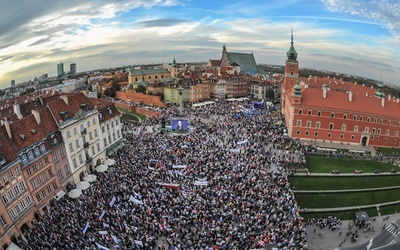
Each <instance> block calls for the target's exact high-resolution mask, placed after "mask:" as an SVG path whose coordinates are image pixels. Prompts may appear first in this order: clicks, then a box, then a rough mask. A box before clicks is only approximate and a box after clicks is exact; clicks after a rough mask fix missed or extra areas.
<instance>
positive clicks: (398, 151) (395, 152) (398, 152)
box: [378, 148, 400, 155]
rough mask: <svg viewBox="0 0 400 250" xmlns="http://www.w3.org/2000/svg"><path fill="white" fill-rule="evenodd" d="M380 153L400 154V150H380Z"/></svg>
mask: <svg viewBox="0 0 400 250" xmlns="http://www.w3.org/2000/svg"><path fill="white" fill-rule="evenodd" d="M378 152H379V153H382V154H385V155H387V154H389V155H390V154H400V148H378Z"/></svg>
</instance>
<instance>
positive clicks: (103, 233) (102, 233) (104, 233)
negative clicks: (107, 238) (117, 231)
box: [99, 231, 108, 235]
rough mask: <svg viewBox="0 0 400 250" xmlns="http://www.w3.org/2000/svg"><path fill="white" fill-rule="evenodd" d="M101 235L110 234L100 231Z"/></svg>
mask: <svg viewBox="0 0 400 250" xmlns="http://www.w3.org/2000/svg"><path fill="white" fill-rule="evenodd" d="M99 234H101V235H103V234H108V232H107V231H99Z"/></svg>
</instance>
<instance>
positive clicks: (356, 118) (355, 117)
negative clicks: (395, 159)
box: [298, 109, 400, 127]
mask: <svg viewBox="0 0 400 250" xmlns="http://www.w3.org/2000/svg"><path fill="white" fill-rule="evenodd" d="M298 113H299V114H300V115H301V114H303V110H302V109H299V110H298ZM316 114H317V116H322V111H317V113H316ZM308 115H315V110H314V111H313V110H308ZM351 116H352V118H353V120H359V121H366V122H372V119H371V118H370V117H367V118H366V119H365V118H364V117H363V116H359V117H357V115H347V114H343V119H347V118H350V117H351ZM330 117H331V118H334V117H337V116H336V114H335V112H331V113H330ZM338 118H340V117H338ZM373 122H374V123H379V124H383V122H384V120H383V119H378V118H373ZM391 124H392V121H391V120H387V125H391ZM397 126H399V127H400V121H398V122H397Z"/></svg>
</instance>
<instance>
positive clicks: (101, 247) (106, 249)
mask: <svg viewBox="0 0 400 250" xmlns="http://www.w3.org/2000/svg"><path fill="white" fill-rule="evenodd" d="M96 246H97V247H98V248H99V249H103V250H110V248H107V247H105V246H102V245H100V244H99V243H97V242H96Z"/></svg>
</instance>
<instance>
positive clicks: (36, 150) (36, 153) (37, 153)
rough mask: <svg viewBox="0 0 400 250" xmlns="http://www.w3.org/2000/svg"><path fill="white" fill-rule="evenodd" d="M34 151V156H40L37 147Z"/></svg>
mask: <svg viewBox="0 0 400 250" xmlns="http://www.w3.org/2000/svg"><path fill="white" fill-rule="evenodd" d="M34 151H35V155H36V156H39V155H40V152H39V148H38V147H36V148H35V149H34Z"/></svg>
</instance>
